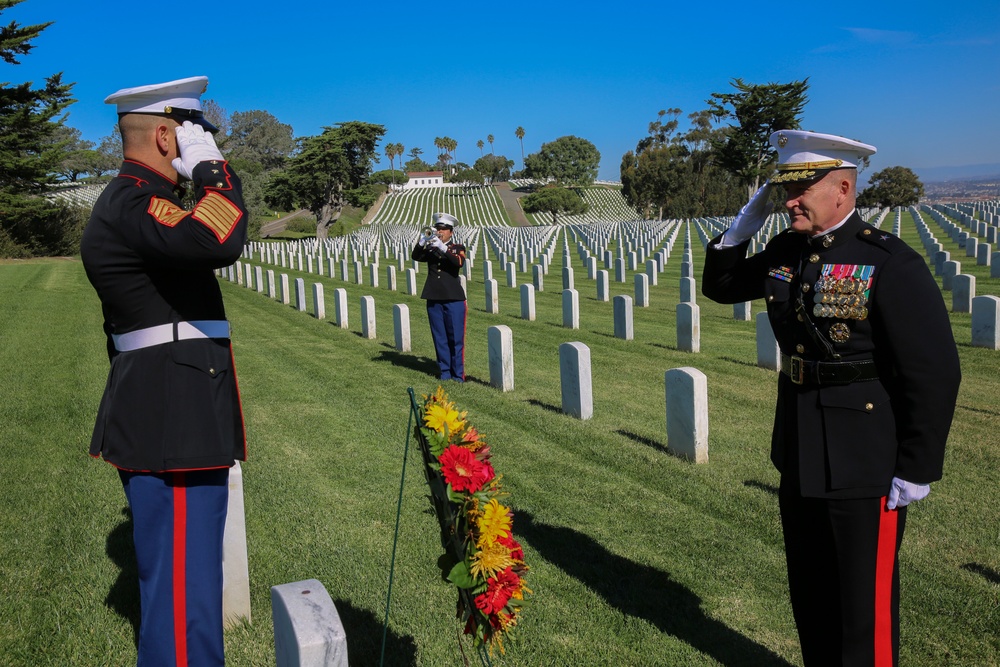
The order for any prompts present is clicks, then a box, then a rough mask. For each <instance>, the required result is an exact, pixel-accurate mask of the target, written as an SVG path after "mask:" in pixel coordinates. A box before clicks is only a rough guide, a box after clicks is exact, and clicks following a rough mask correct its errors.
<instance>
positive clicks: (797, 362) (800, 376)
mask: <svg viewBox="0 0 1000 667" xmlns="http://www.w3.org/2000/svg"><path fill="white" fill-rule="evenodd" d="M789 361H791V368H789V369H788V377H790V378H791V380H792V382H793V383H794V384H802V383H803V382H805V379H806V377H805V373H806V368H805V364H804V363H803V362H802V357H789Z"/></svg>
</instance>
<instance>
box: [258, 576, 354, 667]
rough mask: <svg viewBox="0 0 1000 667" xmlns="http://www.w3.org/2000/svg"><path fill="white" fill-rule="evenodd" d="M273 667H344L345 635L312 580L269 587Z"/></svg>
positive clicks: (327, 599)
mask: <svg viewBox="0 0 1000 667" xmlns="http://www.w3.org/2000/svg"><path fill="white" fill-rule="evenodd" d="M271 618H272V621H273V626H274V656H275V660H276V662H275V667H348V662H347V633H346V632H345V631H344V625H343V623H341V621H340V615H339V614H338V613H337V607H336V606H335V605H334V604H333V600H332V599H331V598H330V594H329V593H327V592H326V589H325V588H323V584H321V583H320V582H319V581H318V580H316V579H307V580H305V581H296V582H294V583H291V584H282V585H280V586H272V587H271Z"/></svg>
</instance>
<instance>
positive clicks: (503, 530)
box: [476, 498, 512, 547]
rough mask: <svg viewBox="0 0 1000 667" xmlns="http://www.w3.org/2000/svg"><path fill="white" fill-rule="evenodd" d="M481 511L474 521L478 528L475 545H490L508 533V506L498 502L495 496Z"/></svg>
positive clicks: (509, 524)
mask: <svg viewBox="0 0 1000 667" xmlns="http://www.w3.org/2000/svg"><path fill="white" fill-rule="evenodd" d="M482 511H483V513H482V515H481V516H480V517H479V519H478V520H477V521H476V526H477V527H478V528H479V540H478V541H477V542H476V546H477V547H484V546H486V545H491V544H493V543H494V542H496V541H497V540H498V539H499V538H501V537H507V536H508V535H510V526H511V522H512V519H511V515H510V509H509V508H507V507H504V506H503V505H501V504H500V503H498V502H497V499H496V498H491V499H490V502H489V503H487V505H486V507H484V508H482Z"/></svg>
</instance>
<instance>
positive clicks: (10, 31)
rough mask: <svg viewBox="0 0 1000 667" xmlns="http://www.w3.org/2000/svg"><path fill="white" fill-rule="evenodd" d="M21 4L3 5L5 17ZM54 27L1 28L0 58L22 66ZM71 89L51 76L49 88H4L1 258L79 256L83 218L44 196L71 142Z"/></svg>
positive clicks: (0, 90)
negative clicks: (67, 126)
mask: <svg viewBox="0 0 1000 667" xmlns="http://www.w3.org/2000/svg"><path fill="white" fill-rule="evenodd" d="M21 1H22V0H0V12H3V11H4V10H6V9H9V8H10V7H13V6H14V5H16V4H19V3H20V2H21ZM50 25H52V23H51V22H49V23H39V24H36V25H28V26H22V25H19V24H18V23H17V22H14V21H12V22H11V23H9V24H8V25H6V26H3V27H0V58H2V59H3V60H4V61H5V62H6V63H8V64H10V65H19V64H20V62H19V60H18V57H19V56H25V55H28V54H29V53H30V52H31V49H32V44H31V41H32V40H33V39H35V38H36V37H37V36H38V35H39V34H40V33H41V32H42V31H43V30H44V29H45V28H47V27H48V26H50ZM72 87H73V84H64V83H63V82H62V75H61V74H53V75H52V76H50V77H48V78H47V79H46V80H45V84H44V85H43V86H41V87H38V88H33V87H32V84H31V82H27V83H20V84H10V83H4V84H2V85H0V256H3V257H27V256H31V255H61V254H72V253H75V252H77V251H78V250H79V242H80V235H81V234H82V231H83V224H84V220H83V216H82V215H81V214H80V212H79V211H75V210H73V209H71V208H70V207H67V206H64V205H60V204H57V203H53V202H52V201H50V200H48V199H46V198H45V197H44V196H43V195H44V194H45V193H46V191H47V190H48V188H49V186H51V185H52V184H53V183H54V182H55V180H56V175H57V174H58V173H59V172H60V169H61V167H62V165H63V160H64V157H65V153H66V148H67V146H68V145H69V140H70V139H71V138H72V137H71V136H69V135H65V134H64V135H62V136H61V135H60V132H62V130H60V127H61V122H62V121H63V120H64V118H65V117H64V115H63V114H64V112H65V110H66V108H67V107H68V106H69V105H70V104H72V103H73V102H74V101H75V100H73V98H72V97H71V96H70V92H71V89H72Z"/></svg>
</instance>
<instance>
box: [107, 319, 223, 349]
mask: <svg viewBox="0 0 1000 667" xmlns="http://www.w3.org/2000/svg"><path fill="white" fill-rule="evenodd" d="M192 338H229V322H228V321H226V320H197V321H194V322H178V323H177V336H176V337H174V324H173V323H170V324H160V325H157V326H155V327H146V328H145V329H138V330H136V331H129V332H128V333H123V334H112V335H111V340H112V341H114V344H115V349H116V350H118V351H119V352H131V351H132V350H140V349H142V348H144V347H152V346H153V345H162V344H164V343H172V342H174V341H175V340H190V339H192Z"/></svg>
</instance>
